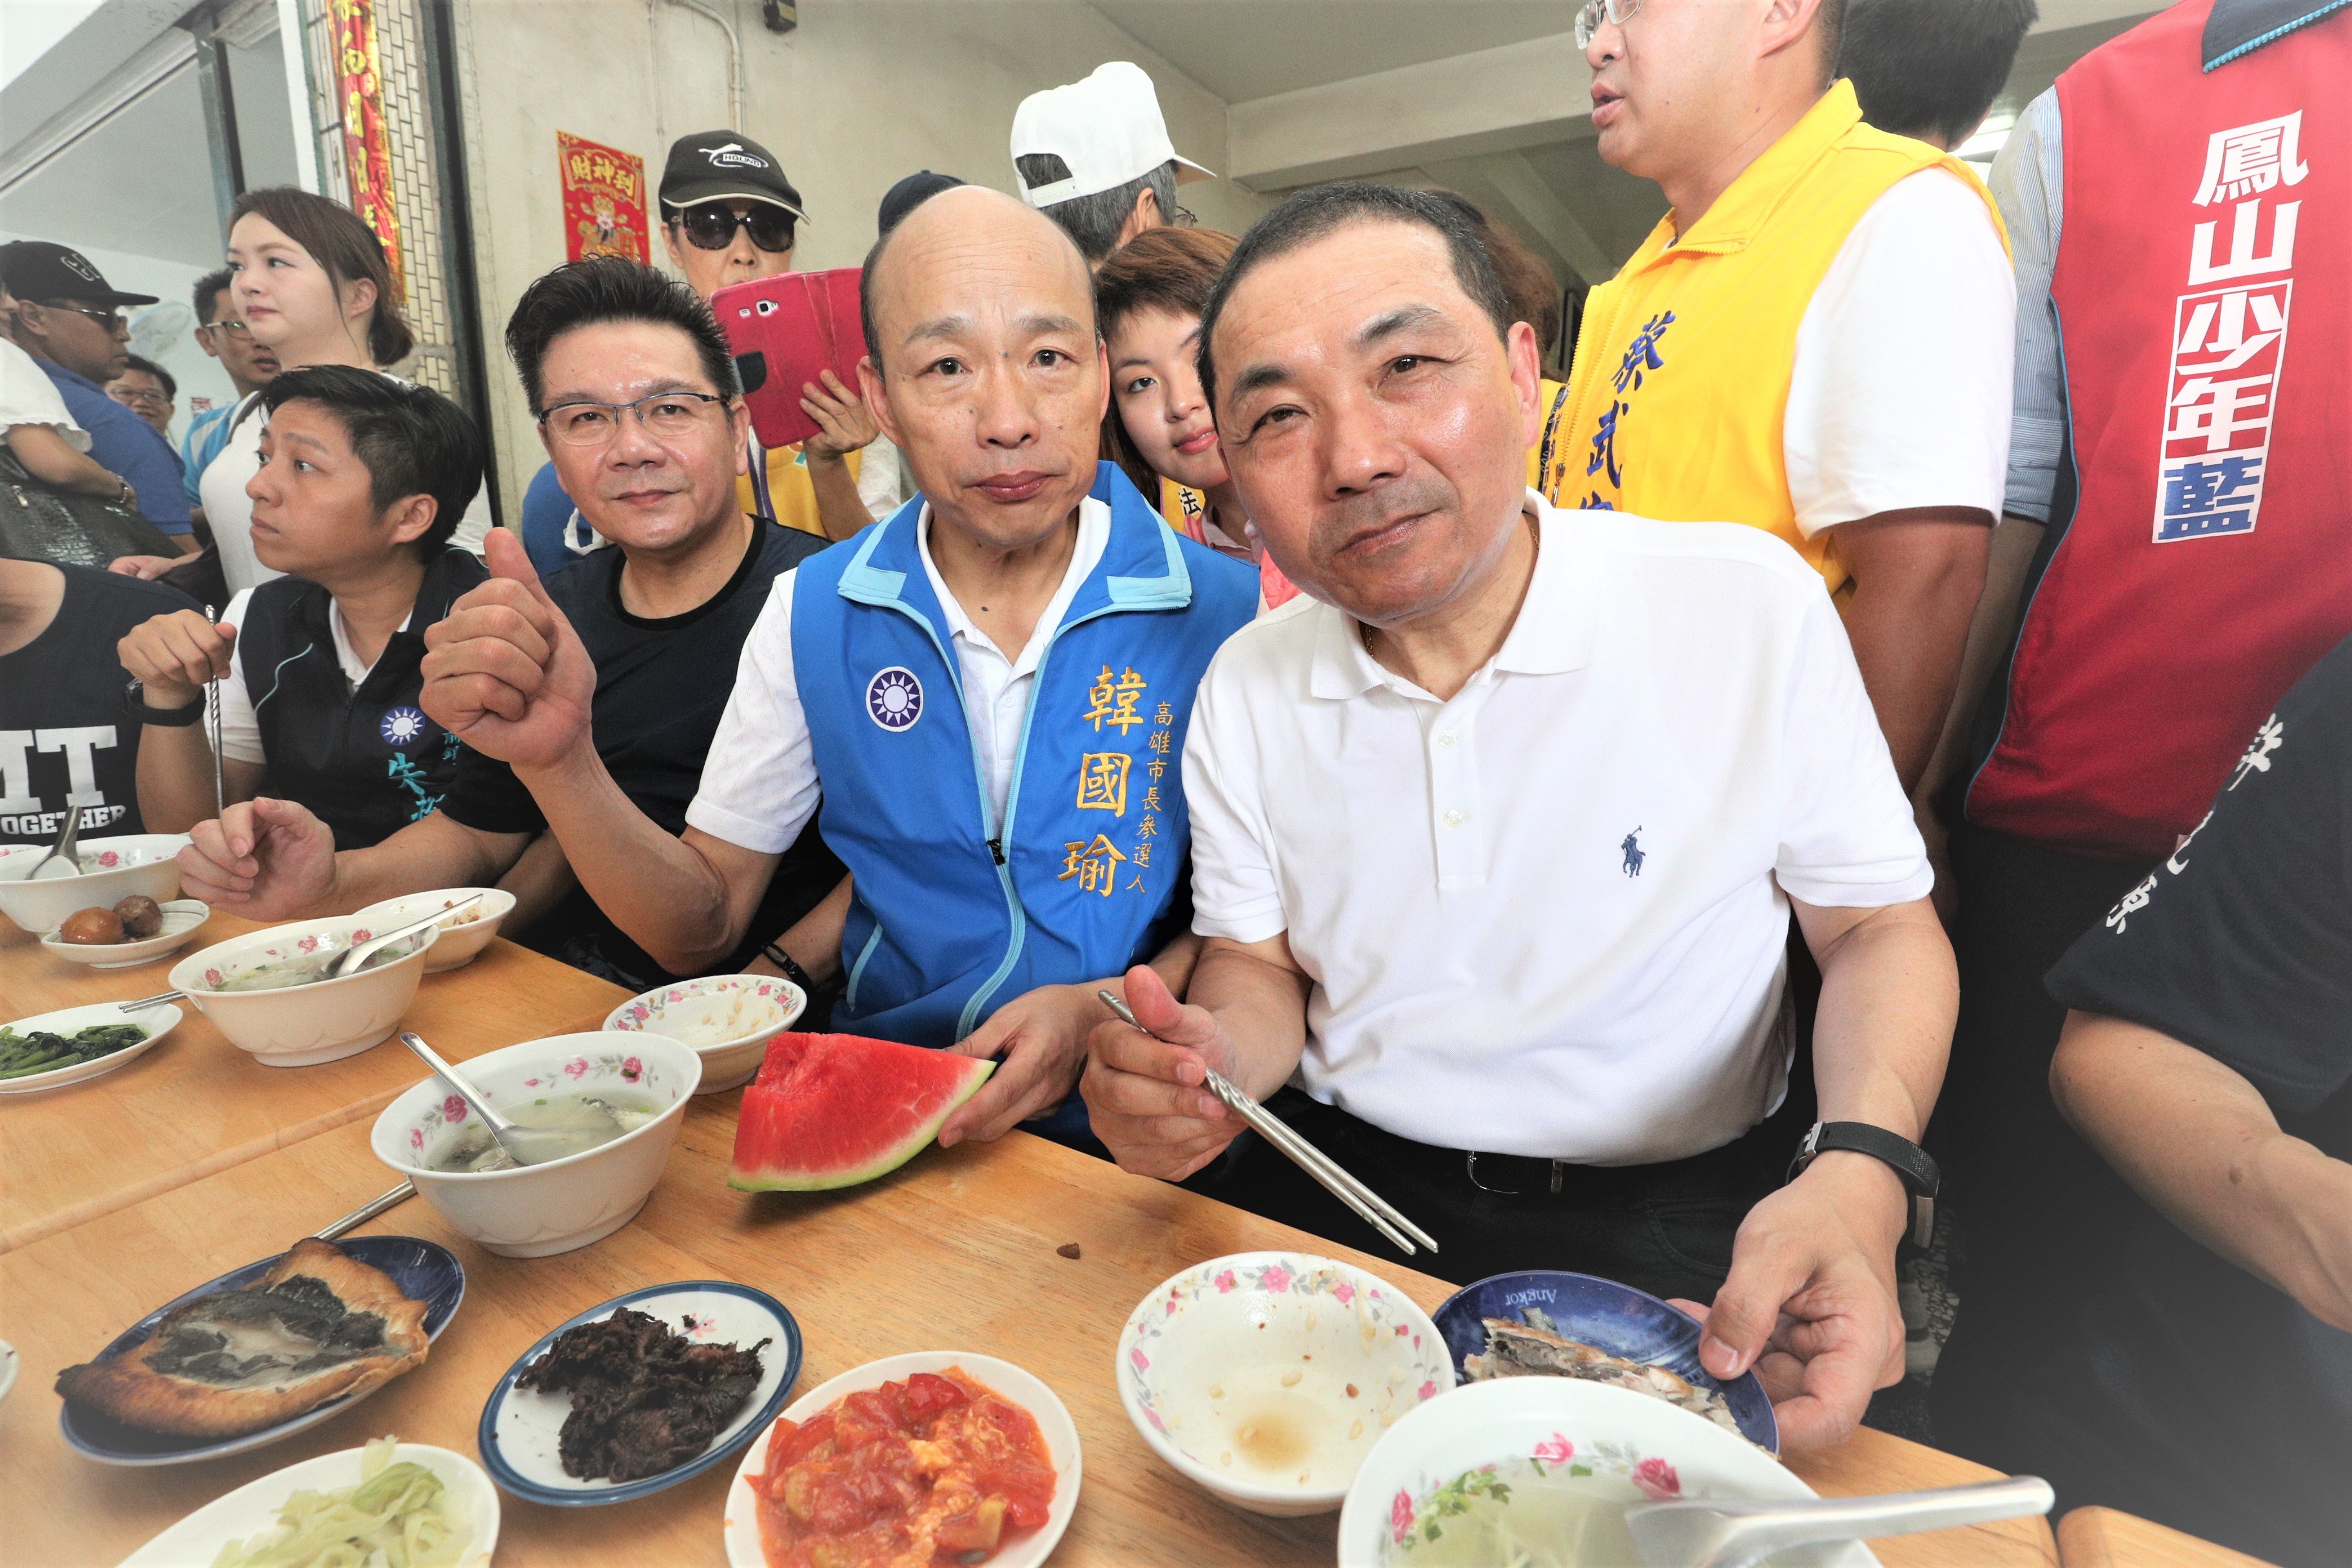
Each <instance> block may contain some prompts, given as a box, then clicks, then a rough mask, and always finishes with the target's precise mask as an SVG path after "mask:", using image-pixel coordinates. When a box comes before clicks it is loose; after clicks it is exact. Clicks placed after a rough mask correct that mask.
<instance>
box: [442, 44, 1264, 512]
mask: <svg viewBox="0 0 2352 1568" xmlns="http://www.w3.org/2000/svg"><path fill="white" fill-rule="evenodd" d="M712 3H713V4H714V5H715V6H716V8H717V9H719V10H720V11H721V12H724V13H727V14H730V15H732V16H735V18H736V25H737V30H738V32H739V34H740V37H741V38H742V40H743V51H744V79H745V95H744V96H745V102H746V112H745V118H744V123H743V125H742V126H741V129H742V130H743V131H744V132H746V133H748V134H749V135H751V137H752V138H753V139H755V140H757V141H759V142H762V143H764V144H765V145H766V146H767V147H768V148H769V150H770V151H772V153H775V154H776V156H777V158H778V159H779V161H781V162H782V164H783V166H784V171H785V173H786V174H789V175H790V176H791V178H792V181H793V184H794V185H796V186H797V187H798V188H799V189H800V191H801V194H802V195H803V197H804V198H805V199H806V201H807V203H808V209H809V216H810V222H809V223H808V224H807V225H806V226H803V229H802V230H801V239H800V251H799V255H798V258H797V261H798V264H799V265H800V266H802V267H806V268H821V267H846V266H855V265H856V263H857V262H859V261H860V260H862V259H863V258H864V257H865V254H866V248H867V247H868V246H870V245H871V244H872V243H873V240H874V212H875V207H876V205H877V203H878V202H879V201H880V200H881V197H882V194H883V192H885V191H886V190H887V189H888V188H889V187H890V186H891V185H892V184H894V183H896V182H897V181H898V179H899V178H901V177H902V176H904V175H907V174H912V173H914V172H915V171H916V170H918V169H923V168H929V169H935V170H938V171H940V173H943V174H955V175H958V176H961V178H963V179H966V180H969V181H971V182H973V183H974V184H988V185H993V186H996V187H997V188H999V189H1002V190H1008V191H1009V190H1012V189H1013V164H1012V158H1011V155H1010V153H1009V150H1008V145H1007V143H1008V139H1009V137H1010V134H1011V132H1012V126H1013V109H1014V107H1015V106H1016V105H1018V104H1019V102H1020V101H1021V100H1022V99H1023V98H1024V97H1026V96H1027V95H1028V94H1030V93H1031V92H1034V91H1035V90H1037V89H1040V88H1045V87H1052V86H1054V85H1055V84H1057V83H1061V82H1066V81H1075V80H1076V79H1078V78H1080V77H1082V76H1084V75H1086V74H1087V72H1088V71H1090V70H1092V69H1093V68H1095V67H1096V66H1097V65H1099V64H1101V63H1102V62H1103V61H1105V60H1110V59H1129V60H1133V61H1135V62H1136V63H1137V64H1139V65H1140V66H1141V67H1143V68H1144V69H1145V70H1146V71H1148V72H1150V74H1151V77H1152V79H1153V80H1154V82H1155V83H1156V84H1157V86H1158V88H1159V92H1160V107H1161V110H1163V112H1164V113H1165V114H1166V116H1167V119H1168V124H1169V131H1170V134H1171V137H1172V138H1173V140H1174V142H1175V143H1176V148H1177V151H1178V152H1180V153H1183V154H1184V155H1185V156H1187V157H1189V158H1192V159H1193V160H1194V161H1195V162H1198V163H1203V164H1206V165H1207V166H1208V167H1210V168H1212V169H1215V168H1219V167H1220V166H1221V164H1222V163H1223V153H1224V146H1225V118H1224V109H1225V106H1224V104H1223V102H1222V101H1221V100H1218V99H1216V98H1215V97H1213V96H1212V95H1211V94H1210V93H1209V92H1207V91H1206V90H1205V89H1202V88H1201V87H1199V86H1198V85H1197V84H1195V83H1194V82H1192V81H1191V80H1190V79H1187V78H1186V77H1185V76H1183V75H1182V73H1181V72H1180V71H1178V70H1177V69H1176V68H1174V67H1172V66H1171V65H1169V64H1168V62H1167V61H1165V60H1164V59H1162V58H1160V57H1159V56H1157V55H1155V54H1153V53H1152V52H1151V51H1150V50H1148V49H1146V48H1144V47H1142V46H1141V45H1140V44H1139V43H1137V42H1136V41H1135V40H1134V39H1133V38H1132V37H1129V36H1128V35H1127V34H1125V33H1124V32H1121V31H1120V30H1118V28H1116V27H1114V26H1112V25H1111V24H1109V23H1108V21H1106V20H1105V19H1104V18H1103V17H1102V16H1101V15H1100V14H1099V13H1097V12H1096V11H1094V10H1093V9H1091V8H1090V7H1088V6H1087V5H1080V4H1077V3H1076V0H801V5H800V16H801V25H800V27H799V29H798V30H797V31H795V32H793V33H790V34H785V35H782V36H779V35H776V34H773V33H770V32H768V31H767V30H766V29H765V28H764V27H763V26H761V22H760V18H759V6H758V5H757V4H756V3H755V0H740V3H739V0H712ZM457 11H458V17H459V24H458V25H459V33H458V42H459V55H460V60H461V67H460V68H461V70H462V71H464V72H465V73H466V75H467V80H466V82H465V83H464V89H465V100H464V107H465V113H466V119H467V140H468V142H469V147H468V157H467V167H468V169H469V171H470V175H471V181H472V187H473V189H472V196H473V201H474V211H475V224H474V238H475V244H476V247H477V261H478V271H479V275H480V280H481V295H482V309H483V315H484V318H485V320H484V325H485V328H486V332H485V335H486V336H487V337H488V338H489V339H490V340H491V344H492V348H491V352H492V353H493V354H494V355H497V350H496V347H495V344H496V342H497V340H498V335H499V331H501V330H502V329H503V327H504V323H505V320H506V314H507V311H508V310H509V309H510V308H511V307H512V305H513V303H514V300H516V298H517V297H518V296H519V295H520V292H521V291H522V289H523V287H524V286H525V285H526V284H527V283H529V282H530V279H533V278H535V277H537V276H538V275H539V274H540V273H541V272H543V271H545V270H547V268H551V267H552V266H554V265H555V264H556V263H558V262H560V261H562V259H563V232H562V187H561V183H560V181H559V178H558V174H557V169H556V161H555V133H556V132H557V131H559V130H562V131H568V132H572V134H574V135H577V136H585V137H588V138H590V139H592V140H593V141H597V142H605V143H607V144H608V145H611V146H614V147H620V148H624V149H626V150H627V151H629V152H632V153H636V154H637V155H638V156H639V157H641V158H643V159H644V160H645V162H646V178H647V181H648V183H649V184H653V183H658V181H659V179H660V174H661V165H662V160H663V158H664V156H665V154H666V153H667V151H668V147H669V142H670V141H671V140H672V139H674V138H676V137H677V136H680V135H683V134H686V133H688V132H695V131H706V130H710V129H714V128H717V127H719V126H723V125H725V124H726V123H727V121H728V118H729V112H730V105H729V96H728V83H727V54H726V45H725V42H724V40H723V35H722V34H721V33H720V31H719V27H718V26H717V25H715V24H714V23H712V22H711V21H709V19H708V18H706V17H704V16H698V15H697V14H695V13H693V12H690V11H688V10H685V9H683V8H680V7H678V6H677V5H671V4H669V3H668V0H459V4H458V7H457ZM1182 200H1183V202H1184V205H1186V206H1188V207H1190V208H1191V209H1192V211H1193V212H1194V213H1196V214H1198V215H1199V216H1200V219H1201V221H1202V223H1203V224H1204V225H1208V226H1213V227H1219V228H1225V229H1230V230H1232V231H1234V232H1235V233H1239V232H1240V231H1241V230H1242V229H1243V228H1244V227H1246V226H1248V224H1249V222H1250V221H1251V219H1252V218H1254V217H1255V216H1257V214H1258V213H1259V212H1261V211H1263V210H1264V209H1265V206H1266V205H1268V204H1266V203H1265V201H1264V200H1263V199H1262V198H1260V197H1258V196H1256V195H1253V194H1252V193H1250V192H1248V191H1246V190H1244V189H1242V188H1241V187H1240V186H1238V185H1234V184H1230V183H1228V182H1225V181H1222V180H1220V181H1212V182H1205V183H1201V184H1191V185H1187V186H1185V187H1184V188H1183V192H1182ZM654 248H655V259H656V261H657V262H659V261H661V260H662V259H663V258H662V257H661V254H660V251H661V246H660V241H659V239H658V237H656V240H655V247H654ZM491 383H492V401H493V405H494V428H495V435H496V439H497V442H498V447H499V458H500V460H499V468H500V470H501V472H500V474H499V481H500V484H501V486H502V489H503V493H504V495H505V498H506V503H507V513H506V515H507V516H508V517H509V518H514V517H518V516H520V502H521V495H522V489H523V487H524V485H526V484H527V483H528V482H529V481H530V476H531V474H532V472H533V471H535V470H536V468H538V465H539V461H540V447H539V441H538V437H537V434H536V432H535V430H534V428H533V426H532V424H531V421H530V411H529V409H528V407H527V406H526V405H525V403H524V401H523V397H522V393H521V389H520V386H519V385H518V384H516V382H515V379H514V375H513V373H512V368H511V366H510V365H509V364H508V363H506V362H505V361H504V359H503V356H502V355H501V356H498V357H497V359H496V363H494V364H493V365H492V368H491Z"/></svg>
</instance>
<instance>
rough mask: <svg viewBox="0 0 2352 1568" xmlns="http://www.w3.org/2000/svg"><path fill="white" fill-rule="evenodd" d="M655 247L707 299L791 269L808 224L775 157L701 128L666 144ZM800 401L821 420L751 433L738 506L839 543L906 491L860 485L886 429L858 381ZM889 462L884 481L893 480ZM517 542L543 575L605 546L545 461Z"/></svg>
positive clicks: (808, 393) (816, 390) (813, 390)
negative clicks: (786, 430)
mask: <svg viewBox="0 0 2352 1568" xmlns="http://www.w3.org/2000/svg"><path fill="white" fill-rule="evenodd" d="M659 195H660V199H661V212H662V243H663V245H664V246H665V247H667V249H668V251H669V259H670V265H671V266H673V267H675V268H677V270H678V272H679V273H680V274H681V275H682V276H683V277H684V278H685V279H686V281H687V283H688V286H689V287H691V288H692V289H693V290H694V291H695V292H696V293H697V294H699V295H700V296H702V298H703V300H704V301H705V302H706V303H707V302H708V301H709V299H710V296H711V295H712V294H713V293H715V292H717V291H718V290H719V289H724V288H727V287H728V286H729V285H730V284H735V283H751V282H755V281H757V280H758V279H762V278H772V277H774V276H775V275H776V274H778V273H780V272H789V271H791V270H792V269H793V245H794V243H795V242H796V240H797V239H798V237H799V236H798V227H799V226H800V225H801V224H803V223H805V222H806V221H807V220H808V210H807V208H806V206H805V205H803V203H802V201H801V194H800V191H799V190H798V189H797V188H796V187H795V186H794V185H793V183H792V181H791V180H789V179H788V178H786V177H785V175H784V171H783V167H782V164H780V163H777V162H776V157H775V154H774V153H771V152H769V151H768V150H767V149H766V148H765V147H762V146H761V145H760V144H759V143H758V142H754V141H752V140H751V138H750V137H748V136H743V135H739V134H738V133H736V132H732V131H699V132H695V133H694V134H692V135H690V136H681V137H679V138H678V139H677V141H676V142H672V143H670V149H669V161H668V162H667V163H666V164H665V165H664V166H663V168H662V177H661V187H660V192H659ZM802 405H803V407H804V408H806V409H807V411H808V414H809V416H810V417H811V418H813V419H814V420H816V421H817V423H818V424H820V425H821V426H824V430H823V432H822V433H821V434H819V435H816V436H813V437H810V438H809V439H808V440H806V441H803V442H801V443H800V444H798V445H797V446H792V447H778V448H776V449H775V450H774V451H766V450H764V449H762V448H761V447H760V446H759V444H758V438H757V437H753V443H752V450H753V456H754V458H755V459H756V460H755V461H754V462H753V463H752V464H751V473H750V474H749V475H748V476H746V477H745V478H744V479H742V480H741V481H740V485H739V487H738V488H739V489H740V491H741V493H742V502H743V510H745V511H747V512H750V513H751V514H752V515H753V516H755V517H771V518H773V519H775V521H778V522H781V523H782V524H783V525H784V526H785V527H787V528H796V529H798V530H800V531H802V532H803V533H813V534H814V535H816V536H817V537H818V538H819V539H846V538H848V537H849V535H851V534H853V533H855V532H856V531H858V530H859V529H861V528H864V527H865V526H866V524H867V523H869V522H871V521H874V517H875V514H876V513H877V511H880V512H883V513H885V514H887V512H888V511H889V510H893V509H895V508H896V507H897V506H898V504H899V502H900V500H903V499H904V498H903V497H902V496H899V495H898V494H897V493H896V488H895V485H893V484H889V483H880V484H879V485H878V488H877V487H869V486H867V485H866V484H864V483H862V482H861V481H862V475H861V470H860V460H861V459H860V453H861V449H862V448H864V447H866V445H867V444H868V443H870V442H871V441H872V440H873V439H874V437H876V436H877V434H878V433H879V432H880V429H881V426H878V425H877V424H876V423H875V422H874V416H872V415H870V414H868V413H867V412H866V404H865V400H864V398H863V397H862V396H861V395H859V394H858V392H857V390H856V388H855V387H851V386H845V385H844V384H842V383H841V381H840V380H839V379H838V378H837V377H835V376H834V375H833V374H831V373H830V372H828V373H826V375H825V384H824V386H823V387H818V386H814V385H810V386H804V387H803V399H802ZM897 468H898V465H897V464H896V463H891V464H888V465H886V467H885V470H884V472H883V474H882V475H881V476H879V477H878V479H879V480H882V481H888V480H894V479H895V477H896V474H897ZM522 531H523V544H524V548H525V549H526V550H528V551H529V552H530V557H531V562H532V564H533V565H534V566H535V567H536V568H537V569H538V571H539V572H540V574H541V575H545V574H548V573H550V572H553V571H559V570H561V569H562V567H564V566H567V565H569V564H571V563H572V562H573V561H576V560H578V559H579V558H580V557H581V556H582V555H584V554H586V553H588V552H591V551H593V550H597V549H600V548H602V547H603V546H604V543H605V542H606V541H605V540H604V539H603V538H602V537H601V536H599V535H598V534H597V533H596V532H595V531H594V530H593V528H591V527H590V526H589V525H588V523H587V522H586V521H585V520H584V519H583V517H582V516H581V514H580V511H579V510H578V508H577V507H575V506H574V505H573V504H572V499H571V497H569V496H567V495H566V494H565V493H564V492H563V489H562V486H561V485H560V484H559V483H558V482H557V481H556V477H555V466H554V465H553V464H552V463H551V464H548V465H547V466H546V467H544V468H541V470H540V471H539V473H538V475H537V476H536V477H535V478H533V479H532V480H531V482H530V490H529V492H528V493H527V494H526V495H525V496H524V497H523V524H522Z"/></svg>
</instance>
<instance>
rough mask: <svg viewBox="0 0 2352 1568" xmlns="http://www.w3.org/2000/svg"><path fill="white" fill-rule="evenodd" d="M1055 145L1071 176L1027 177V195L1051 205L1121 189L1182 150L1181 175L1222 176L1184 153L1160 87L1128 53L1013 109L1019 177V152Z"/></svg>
mask: <svg viewBox="0 0 2352 1568" xmlns="http://www.w3.org/2000/svg"><path fill="white" fill-rule="evenodd" d="M1031 153H1052V154H1053V155H1054V156H1055V157H1057V158H1059V159H1061V160H1062V162H1063V163H1066V164H1068V165H1069V168H1070V177H1069V178H1068V179H1066V180H1055V181H1054V182H1053V183H1052V184H1044V185H1032V184H1029V182H1028V181H1027V180H1021V195H1022V197H1023V198H1024V200H1026V201H1027V202H1028V204H1029V205H1031V206H1033V207H1049V206H1055V205H1059V204H1060V203H1063V202H1067V201H1075V200H1076V199H1077V198H1078V197H1080V196H1091V195H1096V194H1097V192H1101V191H1110V190H1117V189H1118V187H1119V186H1121V185H1123V184H1127V183H1128V182H1129V180H1136V179H1140V178H1142V177H1143V176H1144V175H1146V174H1150V173H1151V171H1152V170H1154V169H1157V168H1158V167H1160V164H1162V163H1167V162H1168V161H1169V160H1170V159H1171V158H1174V159H1175V161H1176V178H1177V180H1178V181H1179V183H1189V182H1191V181H1193V180H1213V179H1215V178H1216V176H1215V175H1214V174H1211V173H1210V172H1209V171H1208V170H1206V169H1203V168H1202V167H1201V165H1200V164H1198V163H1193V162H1192V160H1191V159H1189V158H1179V157H1177V155H1176V147H1175V143H1173V142H1170V141H1169V140H1168V121H1166V120H1164V119H1162V118H1161V117H1160V95H1159V94H1158V93H1157V92H1155V91H1154V90H1152V86H1151V79H1150V77H1148V76H1146V75H1144V74H1143V68H1142V67H1140V66H1138V65H1133V64H1130V63H1129V61H1126V60H1111V61H1109V62H1108V63H1107V64H1104V65H1099V66H1097V67H1096V68H1095V69H1094V74H1093V75H1092V76H1089V77H1087V79H1086V80H1084V81H1074V82H1072V83H1070V84H1069V85H1068V86H1067V87H1049V88H1047V89H1045V91H1043V92H1033V93H1031V94H1030V95H1029V96H1028V97H1027V98H1024V99H1023V100H1021V107H1020V108H1019V109H1017V110H1013V158H1014V160H1015V162H1014V163H1013V177H1014V178H1015V179H1020V168H1021V165H1020V163H1019V162H1018V161H1019V160H1020V159H1022V158H1025V157H1027V156H1028V155H1029V154H1031Z"/></svg>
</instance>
